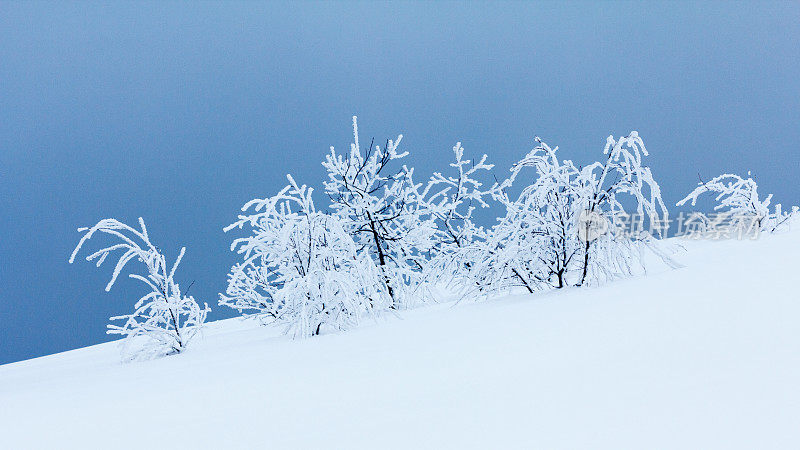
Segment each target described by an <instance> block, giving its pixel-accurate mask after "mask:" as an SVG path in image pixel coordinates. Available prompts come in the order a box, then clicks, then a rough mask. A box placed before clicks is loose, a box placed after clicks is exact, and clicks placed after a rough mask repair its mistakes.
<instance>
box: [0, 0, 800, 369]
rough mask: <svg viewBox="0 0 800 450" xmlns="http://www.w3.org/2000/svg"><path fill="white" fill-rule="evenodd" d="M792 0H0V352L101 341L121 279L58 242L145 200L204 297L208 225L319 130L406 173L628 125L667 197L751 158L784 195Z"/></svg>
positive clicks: (790, 122)
mask: <svg viewBox="0 0 800 450" xmlns="http://www.w3.org/2000/svg"><path fill="white" fill-rule="evenodd" d="M798 74H800V3H798V2H792V3H765V2H756V3H739V2H721V3H678V2H663V3H662V2H657V3H647V2H635V3H633V2H632V3H606V2H601V3H589V2H586V3H583V2H579V3H561V2H558V3H556V2H553V3H509V4H500V3H485V4H483V3H474V2H473V3H467V4H462V3H435V4H428V3H383V4H376V3H367V2H365V3H343V4H339V3H297V4H282V3H224V4H212V3H203V4H196V3H161V2H159V3H141V2H137V3H124V4H122V3H120V4H115V3H111V4H92V3H87V2H80V3H65V2H52V3H31V2H0V363H3V362H8V361H14V360H19V359H23V358H29V357H34V356H39V355H44V354H49V353H52V352H56V351H61V350H67V349H70V348H75V347H81V346H85V345H89V344H93V343H97V342H100V341H103V340H105V339H107V337H106V336H105V335H104V331H105V325H106V323H107V319H108V317H109V316H111V315H116V314H120V313H126V312H128V311H129V310H130V309H131V305H132V302H133V301H134V300H135V299H136V298H138V295H137V294H139V293H140V290H139V286H136V284H135V283H134V282H132V281H128V280H124V281H122V282H121V283H119V285H118V286H115V287H114V289H113V290H112V291H111V292H110V293H105V292H103V290H102V289H103V287H104V286H105V283H106V281H107V279H108V276H109V271H110V268H106V269H105V270H98V269H96V268H94V266H93V265H91V264H89V263H86V262H82V261H79V262H76V264H74V265H72V266H70V265H68V264H67V258H68V256H69V253H70V252H71V250H72V248H73V247H74V245H75V244H76V242H77V239H78V237H79V235H78V233H77V232H76V231H75V230H76V228H77V227H78V226H84V225H91V224H93V223H95V222H96V221H97V220H98V219H101V218H105V217H116V218H118V219H121V220H124V221H130V222H135V220H136V218H137V217H138V216H140V215H141V216H143V217H144V218H145V220H146V222H147V224H148V228H149V229H150V233H151V235H152V236H153V238H154V241H155V242H156V243H158V245H159V246H160V247H161V248H163V249H165V250H166V252H167V254H168V255H169V256H170V257H174V256H175V255H176V254H177V251H178V249H179V248H180V246H181V245H186V246H187V247H188V249H187V253H186V257H185V258H184V261H183V263H182V267H181V271H180V273H181V275H180V276H179V277H178V278H179V281H181V282H182V283H183V284H184V286H185V285H186V284H188V283H189V282H190V281H191V280H196V281H195V284H194V286H193V287H192V293H193V295H194V296H195V297H196V298H197V299H198V300H200V301H206V302H208V303H209V304H211V306H212V308H213V309H214V311H213V313H212V314H211V317H212V318H221V317H229V316H230V315H231V312H230V311H225V310H222V309H221V308H219V307H217V306H216V302H217V293H218V292H220V291H223V290H224V288H225V276H226V274H227V272H228V269H229V267H230V265H231V264H232V263H233V262H234V261H235V256H234V255H233V254H232V253H230V251H229V245H230V241H231V239H232V236H227V235H225V234H223V233H222V231H221V230H222V227H223V226H225V225H227V224H228V223H230V222H231V221H233V220H234V219H235V217H236V214H237V212H238V210H239V207H240V206H241V205H242V204H243V203H244V202H245V201H247V200H249V199H250V198H252V197H254V196H261V197H263V196H268V195H271V194H273V193H275V192H276V191H277V190H279V189H280V188H281V187H282V186H283V185H284V184H285V178H284V175H285V174H286V173H287V172H291V173H293V174H294V175H295V177H296V178H297V179H298V181H300V182H303V183H307V184H314V185H319V184H320V183H321V181H322V180H323V177H324V173H323V169H322V167H321V165H320V161H321V160H322V159H323V156H324V154H325V152H326V151H327V149H328V146H330V145H335V146H337V147H339V148H347V145H348V144H349V142H350V120H351V119H350V117H351V116H352V115H354V114H357V115H359V118H360V119H359V124H360V128H361V131H362V138H368V137H371V136H374V137H375V138H376V139H377V140H379V141H382V140H384V139H385V138H387V137H394V136H396V135H397V134H398V133H403V134H404V135H405V137H404V139H403V148H404V149H406V150H408V151H410V152H411V156H410V157H409V164H413V165H415V166H416V167H417V171H416V175H417V177H418V178H420V179H422V177H427V175H428V174H429V173H430V172H431V171H433V170H439V169H441V168H443V167H444V166H445V165H446V164H448V163H449V160H450V157H451V147H452V146H453V144H454V143H455V142H456V141H457V140H460V141H462V142H463V144H464V147H465V148H466V152H467V154H468V155H479V154H482V153H487V154H488V155H489V158H490V161H491V162H494V163H496V164H497V168H498V170H500V171H501V173H499V174H498V176H503V175H505V173H506V172H505V171H506V170H507V168H508V166H509V165H510V164H511V163H512V162H513V161H515V160H516V159H518V158H520V157H521V156H523V155H524V154H525V153H526V152H527V151H528V150H529V149H530V148H531V147H532V145H533V144H532V141H533V137H534V136H535V135H540V136H542V137H543V138H545V139H546V140H547V141H548V142H549V143H550V144H552V145H559V146H560V148H561V150H560V151H561V155H562V157H564V158H571V159H575V160H577V161H581V162H588V161H593V160H595V159H597V158H598V155H599V154H600V152H601V151H602V146H603V144H604V143H605V138H606V136H607V135H609V134H614V135H620V134H627V133H628V132H629V131H631V130H638V131H639V132H640V134H641V136H642V137H643V139H644V141H645V144H646V145H647V148H648V149H649V150H650V152H651V154H652V156H651V157H650V166H651V167H652V168H653V172H654V174H655V175H656V177H657V179H658V180H659V181H660V183H661V185H662V190H663V194H664V199H665V200H667V201H668V203H672V204H674V203H675V201H677V200H678V199H680V197H681V196H682V195H683V194H685V193H686V192H688V191H689V190H691V189H692V187H693V185H694V184H695V182H696V181H697V174H698V172H699V173H701V174H702V175H703V176H705V177H711V176H713V175H716V174H719V173H722V172H729V171H730V172H738V173H745V172H746V171H747V170H752V171H753V174H754V175H755V176H756V177H757V179H758V180H759V183H760V185H761V188H762V189H763V190H764V192H765V193H766V192H774V193H775V196H776V200H777V201H780V202H783V203H785V204H789V203H791V204H797V203H800V184H798V177H799V176H800V152H799V150H800V147H799V146H798V143H800V81H799V80H800V76H798Z"/></svg>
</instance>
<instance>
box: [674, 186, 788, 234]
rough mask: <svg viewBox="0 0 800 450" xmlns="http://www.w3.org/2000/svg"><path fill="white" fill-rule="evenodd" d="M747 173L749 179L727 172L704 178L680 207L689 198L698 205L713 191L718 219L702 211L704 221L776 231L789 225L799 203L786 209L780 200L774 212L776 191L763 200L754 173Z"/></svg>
mask: <svg viewBox="0 0 800 450" xmlns="http://www.w3.org/2000/svg"><path fill="white" fill-rule="evenodd" d="M747 175H748V177H747V178H742V177H740V176H739V175H734V174H730V173H726V174H722V175H719V176H717V177H714V178H713V179H711V180H710V181H709V182H707V183H706V182H703V181H700V183H698V186H697V187H696V188H695V189H694V190H693V191H692V192H690V193H689V195H687V196H686V197H684V198H683V199H682V200H681V201H679V202H678V203H677V206H683V205H684V204H686V203H687V202H689V201H691V204H692V206H695V205H696V204H697V199H698V197H700V196H701V195H702V194H705V193H711V194H715V197H714V200H715V201H716V202H717V204H716V205H715V206H714V211H717V212H718V214H719V215H718V217H715V218H714V219H710V218H708V217H707V216H705V215H701V214H698V215H696V217H699V218H700V219H701V221H702V222H703V223H704V224H708V223H709V222H710V221H715V222H721V221H724V222H726V223H727V224H728V225H729V226H731V227H732V228H736V229H739V230H757V231H768V232H774V231H776V230H778V229H779V228H780V227H781V226H783V225H785V224H788V223H789V219H790V218H791V217H792V216H793V215H794V214H796V213H797V210H798V208H797V206H795V207H793V208H792V209H791V211H788V212H785V211H783V209H782V207H781V205H780V203H778V204H776V205H775V206H774V207H773V209H772V211H770V204H771V202H772V194H769V195H767V196H766V197H765V198H764V199H763V200H762V199H761V198H760V197H759V195H758V184H757V183H756V181H755V180H753V179H752V178H751V177H750V176H749V175H750V172H748V173H747Z"/></svg>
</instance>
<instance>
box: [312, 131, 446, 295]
mask: <svg viewBox="0 0 800 450" xmlns="http://www.w3.org/2000/svg"><path fill="white" fill-rule="evenodd" d="M353 138H354V140H353V143H352V144H350V151H349V152H348V153H346V154H344V155H342V154H338V153H336V150H335V149H334V148H333V147H331V149H330V154H328V155H327V156H326V159H325V162H323V163H322V164H323V166H324V167H325V169H326V170H327V172H328V181H327V182H325V192H326V193H327V194H328V197H329V198H330V199H331V208H332V210H333V214H334V215H335V216H336V217H337V218H339V219H340V220H341V223H342V226H343V227H344V229H345V231H346V232H347V233H349V234H350V235H351V236H352V238H353V240H354V241H355V244H356V247H357V248H358V251H359V253H366V254H367V255H369V257H370V258H371V259H372V260H373V261H374V263H375V264H376V265H377V266H378V269H379V270H380V272H381V275H382V280H383V285H384V287H385V290H386V292H387V293H388V294H389V296H390V297H391V299H392V306H391V307H392V309H402V308H406V307H408V306H410V305H412V304H413V303H414V302H415V301H417V300H418V299H419V297H420V296H421V295H422V292H421V290H419V289H418V288H419V287H420V283H421V273H422V269H423V267H424V266H425V263H426V256H425V254H426V252H429V251H430V250H431V247H432V245H433V240H432V236H433V234H434V230H435V225H434V223H433V221H432V220H431V219H430V218H429V217H428V215H427V213H426V211H425V209H424V207H423V205H422V203H421V193H420V192H419V188H420V185H419V184H414V181H413V169H409V168H408V167H406V166H401V167H398V168H394V169H393V166H395V164H394V163H395V162H397V161H398V160H400V159H402V158H403V157H405V156H406V155H407V154H408V153H407V152H403V153H399V152H398V151H397V148H398V146H399V144H400V141H401V139H402V135H400V136H398V138H397V140H394V141H393V140H387V141H386V145H385V146H384V148H381V147H380V146H377V145H375V144H374V141H372V142H370V144H369V146H368V147H367V148H366V149H365V150H363V151H362V148H361V145H360V142H359V136H358V123H357V119H356V117H353Z"/></svg>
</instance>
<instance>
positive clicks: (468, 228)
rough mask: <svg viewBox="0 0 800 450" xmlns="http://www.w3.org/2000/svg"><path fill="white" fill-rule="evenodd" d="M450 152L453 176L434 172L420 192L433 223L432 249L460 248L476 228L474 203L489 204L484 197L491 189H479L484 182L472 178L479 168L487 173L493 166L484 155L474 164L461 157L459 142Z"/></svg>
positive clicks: (462, 148) (484, 206) (483, 206)
mask: <svg viewBox="0 0 800 450" xmlns="http://www.w3.org/2000/svg"><path fill="white" fill-rule="evenodd" d="M453 153H454V155H455V162H453V163H450V167H452V168H454V169H455V171H456V173H455V175H454V176H452V175H451V176H444V175H442V173H441V172H434V174H433V176H431V178H430V181H428V185H427V187H426V188H425V191H424V192H423V194H422V198H423V202H424V207H425V210H426V212H427V213H428V214H429V215H430V216H431V218H432V219H433V221H434V223H435V224H436V231H435V233H434V235H433V238H434V242H435V243H434V249H435V250H442V249H444V248H446V247H461V246H462V245H464V244H466V243H468V242H470V241H471V236H472V233H474V232H475V230H476V227H475V224H474V223H473V222H472V213H473V211H474V210H475V208H476V207H477V206H480V207H482V208H487V207H489V204H488V203H486V201H485V200H484V199H485V198H486V197H489V196H491V193H492V190H491V189H488V190H481V188H482V187H483V183H481V182H480V181H478V180H476V179H475V178H474V176H475V174H476V173H477V172H478V171H486V172H488V171H490V170H491V169H492V168H493V167H494V165H493V164H486V155H483V157H481V159H480V161H478V162H477V163H473V162H472V161H471V160H469V159H464V147H462V146H461V142H458V143H456V145H455V146H454V147H453Z"/></svg>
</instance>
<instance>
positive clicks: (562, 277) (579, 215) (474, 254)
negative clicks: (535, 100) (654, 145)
mask: <svg viewBox="0 0 800 450" xmlns="http://www.w3.org/2000/svg"><path fill="white" fill-rule="evenodd" d="M536 142H537V144H538V145H537V146H536V148H534V149H533V150H532V151H531V152H530V153H529V154H528V155H527V156H526V157H525V158H523V159H522V160H520V161H519V162H518V163H516V164H515V165H514V166H513V167H512V168H511V176H510V177H509V178H508V179H506V180H505V181H503V182H502V183H499V184H498V185H496V186H495V187H494V188H493V189H492V193H493V196H494V198H495V199H496V200H498V201H499V202H500V203H502V204H503V205H504V206H505V209H506V214H505V216H504V217H502V218H500V219H499V220H498V223H497V224H496V225H494V226H493V227H492V229H491V230H488V231H487V232H485V233H483V234H482V238H481V239H476V240H474V241H473V242H472V244H471V245H469V246H466V248H464V249H463V250H461V249H460V250H458V251H456V252H453V257H452V258H451V260H453V261H457V260H469V261H470V266H469V268H470V271H469V272H470V276H469V278H471V280H472V285H474V286H475V287H477V288H478V289H480V290H482V291H484V292H495V291H504V290H508V289H511V288H514V287H524V288H525V289H527V290H528V291H529V292H534V291H536V290H540V289H549V288H561V287H565V286H580V285H583V284H585V283H588V282H599V281H604V280H608V279H612V278H615V277H619V276H625V275H630V274H631V273H633V271H634V269H635V268H636V267H637V266H639V267H642V268H643V265H642V264H643V252H644V250H647V249H649V250H651V251H653V252H654V253H655V254H656V255H658V256H659V257H661V258H662V259H663V260H664V261H665V262H667V263H668V264H670V265H672V264H673V262H672V260H671V259H670V258H669V257H668V256H667V254H666V253H665V252H664V251H663V249H661V247H660V245H659V241H658V240H657V239H655V238H654V237H653V236H652V235H651V234H650V233H649V232H647V231H646V230H644V228H643V225H644V224H645V223H648V224H651V225H660V224H662V223H663V221H664V220H666V218H667V211H666V207H665V206H664V203H663V201H662V200H661V193H660V190H659V187H658V184H657V183H656V182H655V180H654V179H653V176H652V174H651V172H650V169H649V168H647V167H646V166H643V165H642V156H643V155H647V153H646V150H645V149H644V145H643V144H642V142H641V139H640V138H639V136H638V135H637V134H636V133H635V132H634V133H631V135H630V136H628V137H625V138H621V139H619V140H615V139H614V138H613V137H609V139H608V140H607V143H606V147H605V149H604V153H605V154H607V155H608V156H607V158H606V160H605V162H602V163H601V162H596V163H594V164H591V165H589V166H586V167H583V168H581V167H578V166H576V165H575V164H574V163H573V162H572V161H570V160H563V161H562V160H559V159H558V156H557V150H558V148H557V147H556V148H551V147H550V146H548V145H547V144H546V143H544V142H543V141H542V140H541V139H539V138H536ZM526 168H532V169H534V173H533V175H532V176H531V177H530V181H529V182H528V183H526V184H525V185H524V187H523V188H522V190H521V192H520V194H519V196H517V197H516V198H512V197H511V196H510V193H509V192H510V191H509V190H510V188H511V187H512V186H513V185H514V184H519V182H520V180H522V179H523V178H524V175H522V174H523V173H524V172H525V171H526ZM624 205H628V206H630V207H635V210H634V211H635V213H628V212H626V209H625V207H624ZM587 226H590V227H591V229H587ZM655 228H656V233H657V234H658V232H659V230H658V227H657V226H656V227H655Z"/></svg>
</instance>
